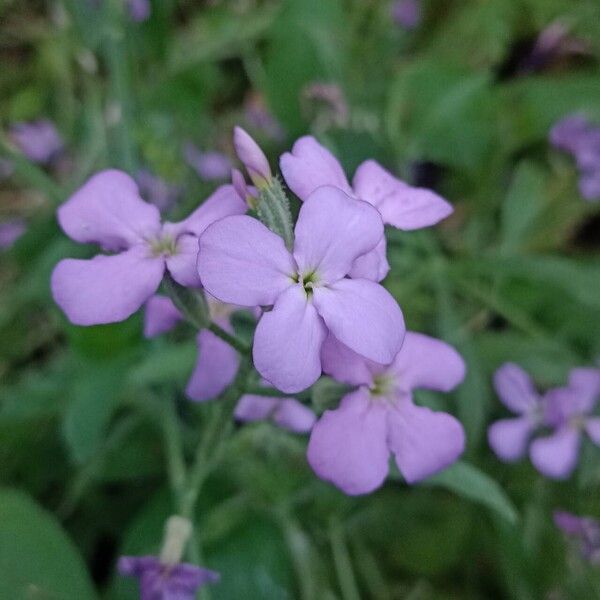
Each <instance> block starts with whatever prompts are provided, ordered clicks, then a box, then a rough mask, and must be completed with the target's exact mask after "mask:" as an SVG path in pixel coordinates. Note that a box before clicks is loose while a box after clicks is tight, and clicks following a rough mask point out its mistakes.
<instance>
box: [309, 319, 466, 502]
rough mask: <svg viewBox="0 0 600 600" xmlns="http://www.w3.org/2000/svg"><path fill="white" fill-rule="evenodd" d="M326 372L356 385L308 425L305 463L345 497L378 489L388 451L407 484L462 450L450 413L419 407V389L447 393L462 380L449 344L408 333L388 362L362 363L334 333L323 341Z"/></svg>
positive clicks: (458, 358) (457, 358)
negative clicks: (415, 397)
mask: <svg viewBox="0 0 600 600" xmlns="http://www.w3.org/2000/svg"><path fill="white" fill-rule="evenodd" d="M322 360H323V370H324V371H325V372H326V373H329V374H330V375H332V376H333V377H335V378H336V379H338V380H340V381H343V382H345V383H349V384H353V385H360V387H359V388H358V389H357V390H356V391H354V392H352V393H350V394H348V395H347V396H345V397H344V398H343V399H342V401H341V404H340V406H339V408H337V409H336V410H327V411H325V413H324V414H323V416H322V417H321V418H320V419H319V421H317V423H316V424H315V426H314V427H313V430H312V433H311V436H310V441H309V444H308V462H309V463H310V465H311V467H312V468H313V470H314V471H315V473H316V474H317V475H318V476H319V477H321V478H322V479H325V480H327V481H330V482H331V483H333V484H334V485H336V486H337V487H339V488H340V489H341V490H343V491H344V492H345V493H347V494H351V495H354V494H366V493H369V492H372V491H373V490H375V489H376V488H378V487H379V486H380V485H381V484H382V483H383V482H384V480H385V478H386V476H387V473H388V463H389V457H390V454H393V455H394V458H395V460H396V464H397V465H398V468H399V469H400V472H401V473H402V475H403V476H404V479H405V480H406V481H407V482H408V483H415V482H417V481H419V480H421V479H424V478H426V477H429V476H430V475H433V474H434V473H437V472H438V471H440V470H442V469H444V468H446V467H448V466H449V465H451V464H452V463H453V462H454V461H456V460H457V458H458V457H459V456H460V454H461V453H462V452H463V450H464V446H465V435H464V431H463V428H462V425H461V424H460V423H459V422H458V421H457V420H456V419H455V418H454V417H453V416H451V415H449V414H447V413H443V412H433V411H431V410H430V409H429V408H425V407H422V406H417V405H416V404H414V402H413V399H412V391H413V390H414V389H418V388H425V389H432V390H439V391H444V392H448V391H450V390H452V389H453V388H454V387H456V386H457V385H458V384H459V383H460V382H461V381H462V380H463V378H464V375H465V364H464V361H463V359H462V357H461V356H460V355H459V354H458V352H456V350H454V348H452V347H451V346H449V345H448V344H446V343H444V342H442V341H441V340H437V339H435V338H431V337H429V336H426V335H423V334H420V333H414V332H410V331H409V332H407V333H406V336H405V338H404V344H403V345H402V349H401V350H400V351H399V352H398V353H397V355H396V356H395V358H394V361H393V362H392V364H391V365H389V366H382V365H378V364H375V363H373V362H370V361H368V360H365V359H364V358H362V357H360V356H358V355H357V354H356V353H354V352H352V351H351V350H350V349H348V348H347V347H345V346H344V345H343V344H340V342H339V341H338V340H336V339H335V338H334V337H333V336H332V335H331V334H330V335H329V337H328V338H327V341H326V342H325V344H324V346H323V353H322Z"/></svg>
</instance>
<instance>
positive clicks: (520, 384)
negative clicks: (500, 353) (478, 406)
mask: <svg viewBox="0 0 600 600" xmlns="http://www.w3.org/2000/svg"><path fill="white" fill-rule="evenodd" d="M494 388H495V389H496V393H497V394H498V397H499V398H500V400H501V402H502V404H504V405H505V406H506V407H507V408H509V409H510V410H512V411H513V412H514V413H517V414H523V413H526V412H528V411H530V410H532V409H533V408H535V406H536V405H537V404H538V403H539V402H540V397H539V395H538V393H537V392H536V390H535V388H534V387H533V382H532V381H531V377H529V375H528V374H527V373H526V372H525V371H524V370H523V369H522V368H521V367H520V366H519V365H516V364H514V363H505V364H503V365H502V366H501V367H500V368H499V369H498V370H497V371H496V373H495V374H494Z"/></svg>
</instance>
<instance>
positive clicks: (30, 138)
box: [8, 119, 64, 165]
mask: <svg viewBox="0 0 600 600" xmlns="http://www.w3.org/2000/svg"><path fill="white" fill-rule="evenodd" d="M8 135H9V137H10V139H11V141H12V142H13V143H14V144H15V145H16V146H17V147H18V148H19V150H21V152H22V153H23V154H24V155H25V156H26V157H27V158H28V159H29V160H31V161H33V162H36V163H39V164H42V165H47V164H49V163H50V162H51V161H52V160H53V159H54V158H56V156H58V155H59V154H60V153H61V152H62V151H63V149H64V144H63V141H62V138H61V137H60V134H59V133H58V131H57V129H56V127H55V126H54V123H52V122H51V121H49V120H48V119H39V120H37V121H31V122H30V123H15V124H14V125H13V126H12V127H11V128H10V131H9V134H8Z"/></svg>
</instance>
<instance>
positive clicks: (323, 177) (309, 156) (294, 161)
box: [280, 136, 453, 281]
mask: <svg viewBox="0 0 600 600" xmlns="http://www.w3.org/2000/svg"><path fill="white" fill-rule="evenodd" d="M280 166H281V171H282V173H283V176H284V178H285V181H286V183H287V185H288V186H289V187H290V189H291V190H292V191H293V192H294V193H295V194H296V195H297V196H298V197H299V198H300V199H301V200H305V199H306V198H307V197H308V196H309V195H310V194H311V193H312V192H313V191H314V190H315V189H317V188H318V187H320V186H323V185H333V186H335V187H338V188H339V189H341V190H342V191H343V192H345V193H346V194H348V195H349V196H352V197H353V198H358V199H360V200H364V201H365V202H368V203H369V204H372V205H373V206H374V207H375V208H376V209H377V210H378V211H379V212H380V214H381V218H382V219H383V222H384V223H385V224H386V225H392V226H393V227H396V228H398V229H402V230H404V231H410V230H413V229H421V228H422V227H428V226H430V225H435V224H436V223H438V222H439V221H441V220H442V219H445V218H446V217H447V216H448V215H449V214H451V213H452V210H453V209H452V206H450V204H448V202H446V200H444V199H443V198H441V197H440V196H438V195H437V194H435V193H434V192H432V191H430V190H426V189H422V188H415V187H412V186H410V185H408V184H406V183H404V182H403V181H401V180H400V179H397V178H396V177H394V176H393V175H392V174H391V173H389V172H388V171H386V170H385V169H384V168H383V167H382V166H381V165H380V164H378V163H377V162H376V161H374V160H367V161H365V162H363V163H362V164H361V165H360V166H359V167H358V169H357V170H356V173H355V174H354V179H353V181H352V186H350V184H349V183H348V179H347V178H346V175H345V173H344V170H343V169H342V166H341V165H340V163H339V162H338V161H337V160H336V158H335V157H334V156H333V155H332V154H331V152H329V150H327V149H326V148H324V147H323V146H322V145H321V144H319V142H317V140H316V139H315V138H313V137H311V136H306V137H302V138H300V139H299V140H298V141H297V142H296V143H295V144H294V146H293V148H292V152H291V153H289V152H286V153H285V154H283V156H282V157H281V159H280ZM389 268H390V267H389V264H388V262H387V259H386V242H385V237H384V236H381V238H380V240H379V243H378V244H377V246H376V247H375V248H374V249H372V250H371V251H370V252H368V253H366V254H365V255H364V256H360V257H357V260H356V261H355V262H354V264H353V266H352V269H351V271H350V275H351V276H352V277H364V278H367V279H372V280H373V281H381V280H382V279H383V278H384V277H385V276H386V275H387V273H388V271H389Z"/></svg>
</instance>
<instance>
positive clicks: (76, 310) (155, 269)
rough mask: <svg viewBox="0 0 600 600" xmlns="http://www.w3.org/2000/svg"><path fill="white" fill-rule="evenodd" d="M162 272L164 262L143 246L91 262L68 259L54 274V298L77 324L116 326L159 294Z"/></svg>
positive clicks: (61, 263) (52, 285) (52, 281)
mask: <svg viewBox="0 0 600 600" xmlns="http://www.w3.org/2000/svg"><path fill="white" fill-rule="evenodd" d="M163 273H164V261H163V259H162V258H149V257H148V255H147V250H146V248H144V247H142V246H135V247H133V248H132V249H131V250H127V251H126V252H122V253H121V254H115V255H114V256H102V255H100V256H96V257H94V258H92V259H91V260H76V259H71V258H67V259H65V260H61V261H60V262H59V263H58V264H57V265H56V267H55V268H54V271H53V273H52V279H51V287H52V296H53V297H54V301H55V302H56V303H57V304H58V305H59V306H60V307H61V308H62V309H63V311H64V312H65V314H66V315H67V317H68V318H69V321H71V323H74V324H75V325H100V324H102V323H116V322H117V321H123V320H125V319H127V318H128V317H130V316H131V315H132V314H133V313H134V312H135V311H136V310H138V308H140V307H141V306H142V304H144V302H146V300H148V298H150V296H152V295H153V294H154V293H155V292H156V290H157V288H158V286H159V285H160V282H161V280H162V276H163Z"/></svg>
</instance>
